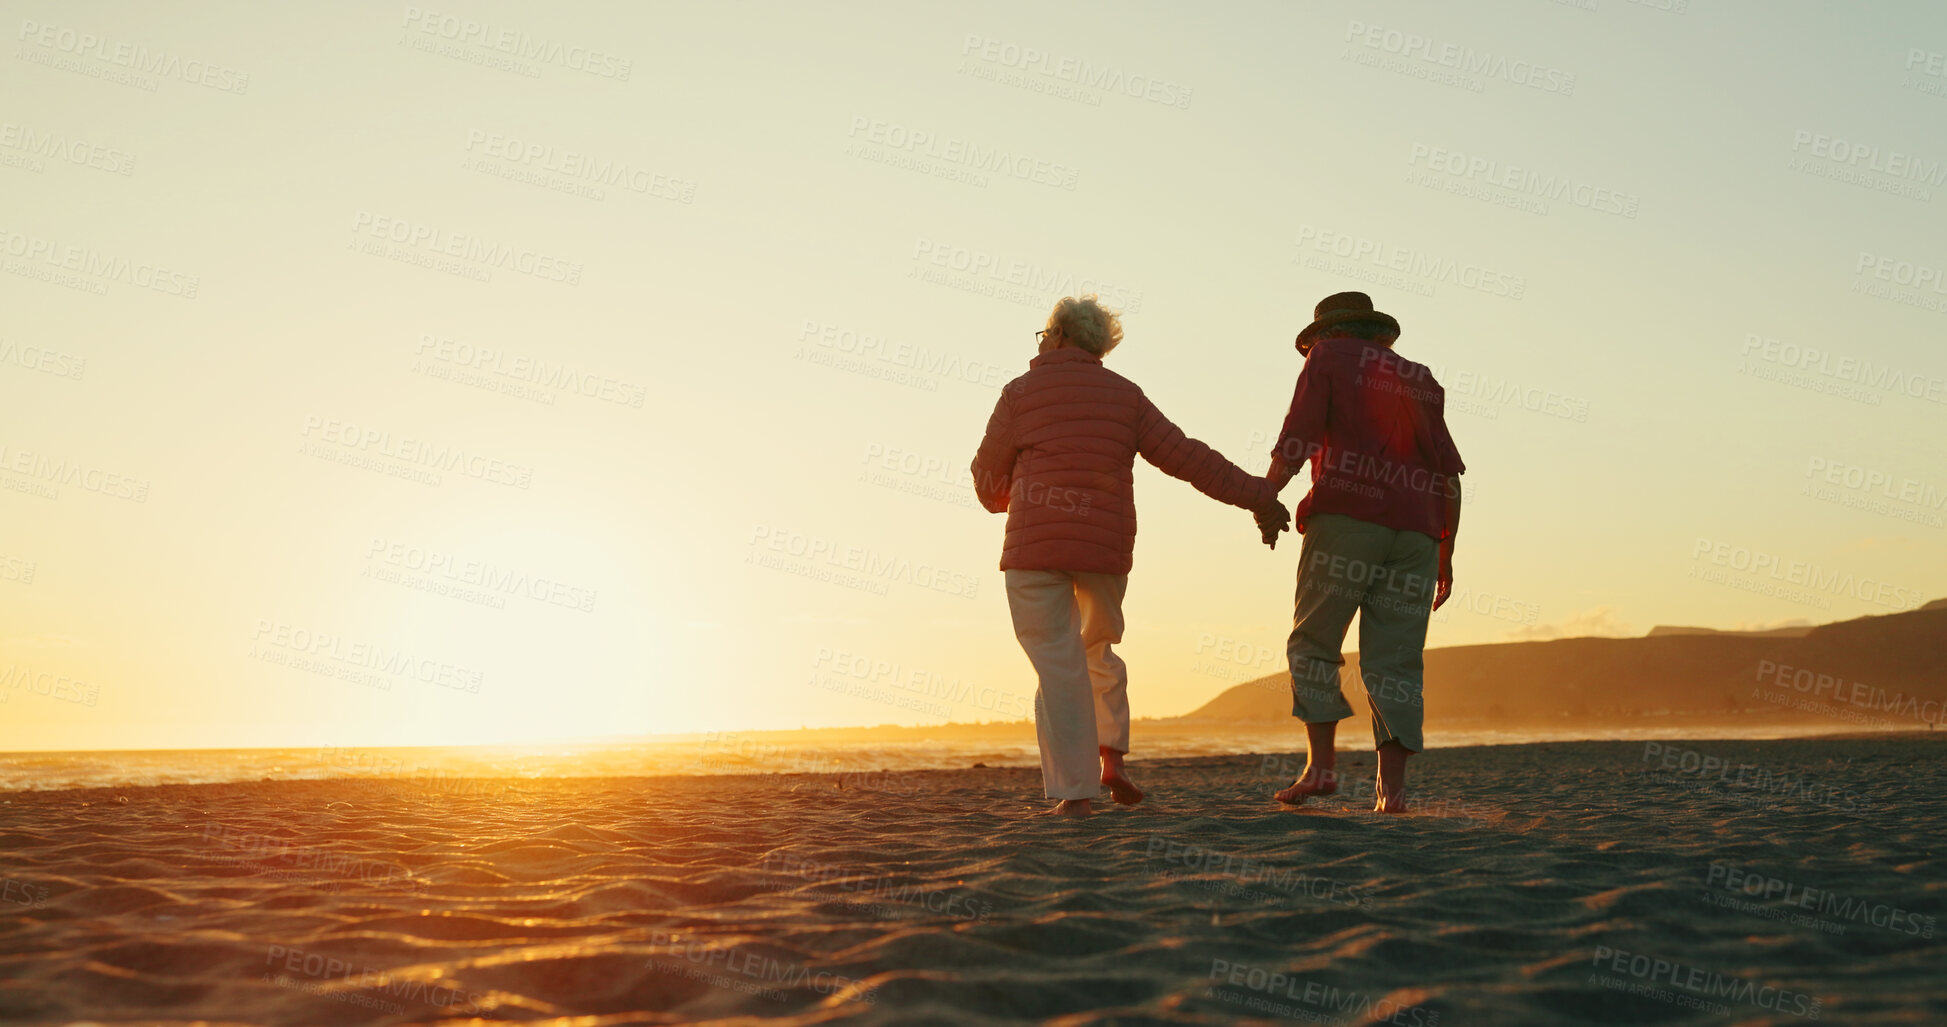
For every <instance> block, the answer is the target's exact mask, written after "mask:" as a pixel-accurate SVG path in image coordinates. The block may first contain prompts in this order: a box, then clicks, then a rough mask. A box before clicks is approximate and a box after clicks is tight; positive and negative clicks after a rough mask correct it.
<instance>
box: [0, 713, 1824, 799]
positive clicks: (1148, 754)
mask: <svg viewBox="0 0 1947 1027" xmlns="http://www.w3.org/2000/svg"><path fill="white" fill-rule="evenodd" d="M1348 729H1349V732H1350V733H1342V735H1341V745H1342V746H1343V745H1344V743H1346V742H1348V741H1351V740H1353V739H1354V738H1355V737H1361V736H1363V732H1364V731H1365V726H1364V724H1352V725H1348ZM1831 731H1832V728H1831V726H1830V725H1825V726H1820V725H1805V726H1804V727H1803V728H1789V727H1765V728H1750V729H1738V728H1698V727H1694V726H1692V727H1675V726H1666V727H1661V728H1642V729H1630V730H1624V731H1609V732H1604V733H1601V734H1592V733H1590V732H1588V731H1586V730H1584V731H1579V732H1578V731H1561V732H1536V731H1499V732H1497V731H1448V732H1440V731H1433V730H1429V731H1428V732H1427V744H1428V746H1431V747H1437V748H1442V749H1449V748H1457V747H1460V746H1467V745H1518V744H1525V743H1533V742H1569V741H1644V740H1653V739H1672V738H1743V739H1752V738H1785V737H1799V736H1806V735H1817V734H1828V733H1831ZM1135 745H1136V752H1134V753H1132V754H1131V756H1130V761H1131V763H1132V764H1139V763H1140V762H1141V761H1142V760H1145V759H1165V758H1174V757H1191V756H1219V755H1233V754H1237V753H1276V754H1298V753H1302V751H1303V749H1304V742H1303V738H1302V735H1301V734H1300V733H1299V732H1298V731H1296V730H1293V729H1285V730H1264V729H1258V728H1247V729H1242V730H1231V729H1216V728H1212V729H1210V730H1208V731H1205V732H1202V733H1198V732H1193V731H1185V730H1183V729H1180V728H1179V729H1175V730H1171V731H1169V732H1159V733H1157V734H1153V735H1145V734H1144V733H1143V732H1142V731H1140V730H1139V731H1138V732H1137V735H1136V738H1135ZM975 763H985V764H987V765H988V766H990V767H1036V766H1039V765H1040V755H1039V753H1038V751H1037V750H1036V749H1035V746H1034V740H1033V737H1032V736H1031V735H1029V736H1028V737H1026V738H1025V739H1024V740H1023V741H1020V742H1016V741H1013V740H1011V739H1004V740H967V739H960V738H952V739H945V738H943V739H919V740H912V741H897V742H857V743H850V744H831V743H798V742H780V741H774V740H771V739H768V738H764V737H762V736H751V735H739V734H728V733H726V734H722V735H711V736H703V737H701V738H687V739H682V740H675V741H648V742H630V743H614V742H605V743H572V744H562V745H519V746H434V747H423V748H353V747H336V746H326V747H320V748H300V749H142V750H127V751H108V750H102V751H92V752H23V753H0V791H23V790H41V789H61V788H105V787H130V786H143V785H161V784H203V783H214V782H225V781H295V780H322V779H328V778H403V779H407V780H418V781H422V782H426V783H428V784H435V785H437V784H439V783H440V782H447V781H457V780H464V779H469V778H482V777H493V778H551V777H626V776H638V775H700V774H761V773H770V772H777V773H798V774H806V773H814V774H815V773H827V774H829V773H850V774H857V773H880V772H898V771H904V770H952V769H963V768H967V767H971V766H973V765H974V764H975Z"/></svg>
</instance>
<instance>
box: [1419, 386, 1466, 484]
mask: <svg viewBox="0 0 1947 1027" xmlns="http://www.w3.org/2000/svg"><path fill="white" fill-rule="evenodd" d="M1426 415H1427V429H1428V434H1429V435H1431V436H1432V439H1431V447H1430V448H1431V449H1432V450H1433V452H1432V453H1431V454H1430V458H1431V461H1432V463H1433V466H1434V470H1437V471H1439V472H1440V473H1442V474H1449V475H1452V474H1466V473H1467V465H1466V464H1465V463H1463V462H1462V461H1461V459H1460V447H1458V446H1456V445H1454V441H1453V435H1452V433H1450V432H1448V431H1447V391H1446V390H1445V389H1439V390H1436V391H1435V393H1434V395H1433V398H1432V399H1431V400H1430V401H1429V402H1428V403H1427V410H1426Z"/></svg>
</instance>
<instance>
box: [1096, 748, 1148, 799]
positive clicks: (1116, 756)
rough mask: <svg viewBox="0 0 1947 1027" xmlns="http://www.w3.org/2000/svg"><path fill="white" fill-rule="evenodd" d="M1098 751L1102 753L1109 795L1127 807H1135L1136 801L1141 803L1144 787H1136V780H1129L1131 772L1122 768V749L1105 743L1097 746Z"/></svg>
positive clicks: (1103, 774) (1103, 769)
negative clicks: (1128, 772)
mask: <svg viewBox="0 0 1947 1027" xmlns="http://www.w3.org/2000/svg"><path fill="white" fill-rule="evenodd" d="M1096 752H1100V754H1102V783H1104V785H1108V797H1110V799H1116V801H1118V803H1121V805H1125V807H1133V805H1135V803H1141V801H1143V789H1139V787H1135V781H1131V780H1129V774H1127V772H1125V770H1123V768H1121V752H1120V750H1116V748H1110V746H1106V744H1104V746H1096Z"/></svg>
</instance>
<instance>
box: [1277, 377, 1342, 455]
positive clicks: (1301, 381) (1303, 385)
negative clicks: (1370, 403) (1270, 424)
mask: <svg viewBox="0 0 1947 1027" xmlns="http://www.w3.org/2000/svg"><path fill="white" fill-rule="evenodd" d="M1330 359H1331V358H1330V356H1329V355H1327V354H1326V353H1324V352H1322V351H1321V350H1320V349H1319V348H1318V347H1313V349H1312V355H1311V357H1310V358H1309V359H1307V360H1306V361H1305V367H1304V369H1303V370H1301V371H1299V372H1298V387H1297V389H1295V390H1294V391H1293V392H1292V394H1291V409H1290V410H1289V411H1287V412H1286V413H1285V417H1284V427H1283V428H1281V429H1279V431H1278V444H1277V446H1276V447H1274V448H1273V450H1272V451H1273V452H1274V453H1275V454H1276V455H1278V456H1280V457H1283V458H1284V462H1285V466H1287V467H1289V468H1290V469H1291V470H1292V471H1293V472H1296V471H1297V470H1298V469H1299V468H1300V467H1303V466H1304V464H1305V461H1307V460H1312V459H1316V458H1317V457H1318V455H1319V454H1320V453H1321V452H1323V451H1324V449H1325V423H1326V419H1327V418H1328V417H1329V416H1330V415H1331V412H1332V374H1331V368H1330V367H1328V366H1327V361H1328V360H1330Z"/></svg>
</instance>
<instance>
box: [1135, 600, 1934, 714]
mask: <svg viewBox="0 0 1947 1027" xmlns="http://www.w3.org/2000/svg"><path fill="white" fill-rule="evenodd" d="M1357 673H1358V657H1357V655H1356V654H1352V655H1350V656H1348V662H1347V667H1346V670H1345V675H1344V677H1343V679H1342V680H1343V681H1344V683H1345V694H1346V698H1347V699H1348V700H1349V701H1350V702H1351V703H1352V705H1353V707H1354V708H1355V709H1356V710H1357V711H1358V714H1359V717H1360V718H1361V719H1363V718H1364V717H1365V715H1366V708H1365V705H1364V703H1365V692H1364V689H1363V688H1362V687H1360V686H1359V684H1358V683H1357ZM1426 681H1427V688H1426V715H1427V718H1428V719H1429V720H1438V721H1440V722H1441V723H1444V724H1448V725H1450V726H1453V727H1468V726H1476V727H1489V726H1494V725H1505V726H1509V727H1538V726H1552V727H1579V726H1582V725H1584V724H1599V725H1608V726H1619V727H1620V726H1634V727H1653V726H1658V725H1662V724H1669V723H1672V722H1681V723H1684V724H1691V723H1696V724H1703V723H1713V724H1739V725H1751V726H1768V725H1774V724H1776V725H1784V724H1795V725H1802V724H1830V725H1832V728H1833V730H1834V731H1853V730H1867V731H1893V730H1927V729H1929V728H1930V727H1931V726H1932V725H1933V724H1947V711H1944V710H1943V700H1947V600H1935V601H1934V602H1931V603H1928V604H1927V605H1926V606H1923V607H1921V608H1920V609H1917V610H1911V611H1908V612H1905V613H1895V614H1889V615H1886V616H1879V617H1860V618H1858V619H1856V620H1848V621H1839V622H1836V623H1832V624H1822V625H1818V626H1816V627H1814V626H1809V625H1807V626H1789V627H1783V628H1775V629H1770V630H1765V631H1753V632H1743V631H1712V630H1710V629H1707V628H1682V627H1659V628H1657V629H1655V630H1653V631H1651V632H1650V633H1649V634H1648V635H1647V636H1644V637H1642V638H1563V639H1555V640H1553V641H1547V642H1506V643H1500V644H1496V645H1470V646H1456V647H1453V648H1449V649H1431V650H1428V651H1427V654H1426ZM1290 688H1291V686H1290V677H1289V676H1288V675H1287V674H1285V673H1283V672H1280V673H1277V674H1274V675H1271V676H1269V677H1264V678H1259V679H1257V680H1255V681H1249V682H1245V683H1244V684H1241V685H1237V686H1236V687H1234V688H1231V689H1229V690H1227V691H1225V692H1224V693H1223V694H1221V695H1219V696H1217V697H1216V698H1215V699H1212V700H1211V701H1210V702H1208V703H1205V704H1204V705H1203V706H1201V707H1199V708H1197V709H1196V710H1193V711H1191V712H1190V713H1187V714H1185V715H1184V716H1182V717H1177V718H1169V719H1170V720H1173V721H1176V722H1178V723H1180V724H1183V725H1185V726H1189V725H1192V724H1199V723H1202V724H1213V725H1214V724H1219V723H1230V724H1237V723H1243V722H1250V723H1261V722H1265V721H1279V722H1284V723H1289V722H1290V716H1291V691H1290Z"/></svg>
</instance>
